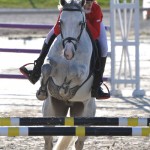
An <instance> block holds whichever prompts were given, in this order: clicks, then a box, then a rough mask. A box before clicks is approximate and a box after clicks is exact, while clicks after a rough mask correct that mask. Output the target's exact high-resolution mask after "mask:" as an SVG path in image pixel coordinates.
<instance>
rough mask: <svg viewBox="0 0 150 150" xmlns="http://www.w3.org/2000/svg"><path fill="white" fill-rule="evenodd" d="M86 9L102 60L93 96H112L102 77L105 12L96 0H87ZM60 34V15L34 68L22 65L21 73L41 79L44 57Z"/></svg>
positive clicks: (105, 46)
mask: <svg viewBox="0 0 150 150" xmlns="http://www.w3.org/2000/svg"><path fill="white" fill-rule="evenodd" d="M84 9H85V14H86V20H87V28H88V29H89V30H90V33H91V36H92V39H93V40H94V41H96V45H97V48H98V51H99V56H98V57H99V60H100V63H98V64H99V65H98V69H97V70H96V71H95V75H94V82H93V86H92V91H91V96H92V97H96V99H107V98H109V97H110V94H109V93H105V92H104V91H103V90H102V88H101V84H102V83H103V79H102V78H103V72H104V68H105V63H106V57H107V40H106V33H105V28H104V25H103V24H102V18H103V14H102V11H101V8H100V6H99V5H98V4H97V2H96V1H95V0H86V4H85V5H84ZM60 13H61V11H60ZM100 31H101V32H100ZM59 34H60V26H59V17H58V20H57V23H56V25H55V26H54V27H53V28H52V29H51V30H50V32H49V33H48V34H47V37H46V39H45V41H44V44H43V47H42V51H41V53H40V56H39V57H38V58H37V60H35V61H34V68H33V70H27V68H26V67H25V66H22V67H20V71H21V73H22V74H24V75H25V76H26V77H27V78H28V79H29V81H30V82H31V83H32V84H35V83H36V82H37V81H38V80H39V78H40V76H41V66H42V65H43V63H44V59H45V57H46V55H47V54H48V51H49V48H50V46H51V44H52V43H53V41H54V39H55V38H56V36H57V35H59ZM102 36H103V37H102ZM104 44H105V45H104ZM96 66H97V64H96Z"/></svg>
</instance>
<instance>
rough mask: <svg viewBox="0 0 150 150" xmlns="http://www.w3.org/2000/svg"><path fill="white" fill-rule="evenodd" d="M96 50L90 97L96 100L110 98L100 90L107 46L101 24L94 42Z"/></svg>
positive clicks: (108, 94) (103, 28)
mask: <svg viewBox="0 0 150 150" xmlns="http://www.w3.org/2000/svg"><path fill="white" fill-rule="evenodd" d="M96 45H97V48H98V60H99V61H97V63H96V72H95V75H94V82H93V87H92V92H91V95H92V97H96V99H107V98H109V97H110V93H105V92H104V91H103V89H102V88H101V84H102V83H103V73H104V70H105V64H106V58H107V52H108V46H107V37H106V31H105V27H104V25H103V23H101V34H100V37H99V40H98V41H97V42H96Z"/></svg>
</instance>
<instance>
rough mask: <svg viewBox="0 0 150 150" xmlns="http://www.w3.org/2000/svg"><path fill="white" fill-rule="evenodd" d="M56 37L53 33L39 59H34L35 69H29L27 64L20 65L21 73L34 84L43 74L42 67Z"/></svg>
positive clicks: (44, 45)
mask: <svg viewBox="0 0 150 150" xmlns="http://www.w3.org/2000/svg"><path fill="white" fill-rule="evenodd" d="M55 37H56V35H55V34H53V35H52V36H51V38H50V40H49V42H48V44H46V43H45V42H44V44H43V47H42V50H41V53H40V56H39V57H38V59H37V60H35V61H34V68H33V70H28V69H27V68H26V67H25V66H22V67H20V71H21V73H22V74H23V75H25V76H26V77H27V78H28V80H29V81H30V82H31V83H32V84H35V83H36V82H37V81H38V80H39V78H40V76H41V67H42V65H43V63H44V60H45V57H46V55H47V54H48V51H49V48H50V46H51V44H52V43H53V41H54V39H55Z"/></svg>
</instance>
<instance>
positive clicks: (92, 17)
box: [86, 5, 103, 40]
mask: <svg viewBox="0 0 150 150" xmlns="http://www.w3.org/2000/svg"><path fill="white" fill-rule="evenodd" d="M102 18H103V14H102V11H101V8H100V6H98V5H97V6H94V7H92V12H91V13H90V14H88V15H86V19H87V26H88V28H89V30H90V32H91V34H92V36H93V39H94V40H96V39H98V37H99V35H100V23H101V22H102Z"/></svg>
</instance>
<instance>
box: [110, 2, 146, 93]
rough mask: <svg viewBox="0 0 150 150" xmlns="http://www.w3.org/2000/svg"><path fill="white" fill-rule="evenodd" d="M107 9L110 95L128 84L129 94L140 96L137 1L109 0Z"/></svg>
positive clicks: (142, 91)
mask: <svg viewBox="0 0 150 150" xmlns="http://www.w3.org/2000/svg"><path fill="white" fill-rule="evenodd" d="M110 8H111V9H110V26H111V94H112V95H113V96H121V95H122V89H123V87H124V88H127V87H130V88H131V89H133V93H132V95H133V96H144V95H145V91H144V90H140V65H139V0H131V1H130V2H127V0H123V2H122V3H121V2H120V0H110ZM131 28H132V30H131ZM118 31H119V32H118ZM131 33H132V34H131ZM121 85H123V87H121Z"/></svg>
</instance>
